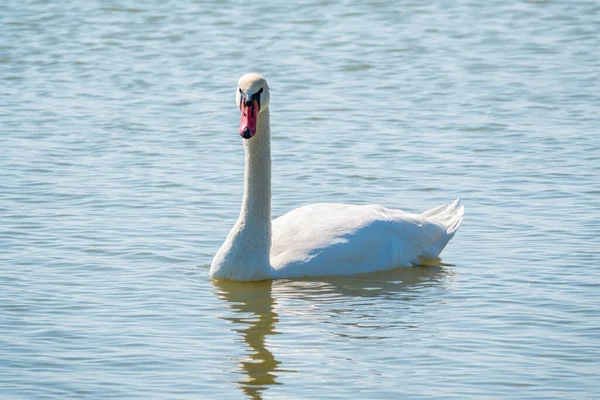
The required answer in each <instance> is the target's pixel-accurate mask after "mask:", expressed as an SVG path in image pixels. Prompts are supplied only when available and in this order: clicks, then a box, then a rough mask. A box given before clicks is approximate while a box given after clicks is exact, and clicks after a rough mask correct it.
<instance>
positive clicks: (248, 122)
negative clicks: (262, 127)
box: [240, 100, 259, 139]
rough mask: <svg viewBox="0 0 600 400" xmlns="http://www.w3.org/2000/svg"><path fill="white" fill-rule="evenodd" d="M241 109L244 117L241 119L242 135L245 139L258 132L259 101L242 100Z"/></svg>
mask: <svg viewBox="0 0 600 400" xmlns="http://www.w3.org/2000/svg"><path fill="white" fill-rule="evenodd" d="M240 109H241V110H242V118H241V121H240V135H241V136H242V137H243V138H244V139H250V138H251V137H252V136H254V134H255V133H256V121H257V119H258V109H259V106H258V101H256V100H249V101H242V103H241V106H240Z"/></svg>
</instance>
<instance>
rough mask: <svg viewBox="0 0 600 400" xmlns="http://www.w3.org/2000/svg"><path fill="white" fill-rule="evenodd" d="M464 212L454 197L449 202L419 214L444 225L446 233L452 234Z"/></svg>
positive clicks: (463, 208) (458, 225)
mask: <svg viewBox="0 0 600 400" xmlns="http://www.w3.org/2000/svg"><path fill="white" fill-rule="evenodd" d="M464 214H465V207H464V206H463V205H462V204H461V203H460V200H459V199H456V200H454V201H453V202H452V203H450V204H444V205H441V206H439V207H435V208H432V209H431V210H428V211H425V212H424V213H423V214H421V216H422V217H426V218H428V219H432V220H434V221H435V222H437V223H439V224H442V225H443V226H444V227H446V233H447V234H449V235H454V233H455V232H456V231H457V230H458V228H459V227H460V224H461V222H462V220H463V216H464Z"/></svg>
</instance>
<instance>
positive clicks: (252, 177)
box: [239, 109, 271, 252]
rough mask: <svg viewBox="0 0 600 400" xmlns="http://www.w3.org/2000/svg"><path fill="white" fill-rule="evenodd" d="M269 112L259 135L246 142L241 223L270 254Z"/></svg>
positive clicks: (260, 123)
mask: <svg viewBox="0 0 600 400" xmlns="http://www.w3.org/2000/svg"><path fill="white" fill-rule="evenodd" d="M269 122H270V121H269V110H268V109H266V110H264V111H263V112H261V113H260V114H259V116H258V120H257V127H256V134H255V135H254V137H252V138H251V139H249V140H245V141H244V149H245V155H246V169H245V176H244V181H245V184H244V199H243V201H242V209H241V213H240V218H239V219H240V222H242V223H243V224H244V225H245V228H246V229H250V230H251V231H252V232H253V234H252V236H253V237H254V240H256V241H259V242H261V243H262V244H263V245H264V246H265V247H266V250H267V252H268V251H269V249H270V247H271V137H270V136H271V132H270V126H269V125H270V124H269Z"/></svg>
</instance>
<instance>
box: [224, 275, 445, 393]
mask: <svg viewBox="0 0 600 400" xmlns="http://www.w3.org/2000/svg"><path fill="white" fill-rule="evenodd" d="M453 274H454V272H453V271H450V270H446V269H444V268H442V267H415V268H399V269H396V270H392V271H382V272H374V273H370V274H363V275H354V276H347V277H322V278H314V277H313V278H304V279H297V280H279V281H263V282H231V281H224V280H213V287H214V289H215V293H216V295H217V296H218V297H219V298H220V299H221V300H224V301H226V302H227V305H228V306H229V307H230V308H231V309H232V310H233V314H227V315H225V316H222V318H223V319H225V320H227V321H230V322H233V323H234V325H233V327H232V330H233V331H234V332H236V333H239V334H241V337H242V338H243V340H244V342H245V343H246V344H247V346H248V348H249V350H250V352H249V353H248V355H247V356H246V357H245V358H244V359H242V360H240V361H239V364H238V366H239V368H240V369H241V370H242V371H243V373H244V374H245V375H246V377H245V379H243V380H240V381H236V382H235V383H236V384H238V385H239V387H240V388H241V390H242V391H243V392H244V393H245V394H246V395H247V396H248V397H249V398H252V399H261V398H262V393H263V392H264V391H265V390H267V389H268V387H269V386H271V385H277V384H281V383H280V382H278V381H277V373H278V372H279V371H283V369H281V368H279V366H280V364H281V362H280V361H278V360H277V359H276V358H275V355H274V354H273V352H272V351H270V350H269V348H268V347H267V345H266V339H267V336H268V335H274V334H277V332H276V331H275V324H276V323H277V322H278V321H279V319H278V314H277V312H276V311H275V308H276V306H277V300H289V299H295V300H298V299H300V300H305V301H311V302H314V303H321V302H323V301H332V302H335V303H340V304H342V303H344V302H347V301H348V300H350V299H352V298H356V297H358V298H372V299H373V301H374V302H375V301H376V300H377V298H379V297H392V296H396V299H397V300H398V301H407V300H411V299H412V298H413V296H417V295H418V291H417V290H414V289H416V288H418V287H425V286H427V285H431V284H436V283H438V284H439V283H443V284H450V283H451V282H452V278H453ZM411 293H413V294H412V295H411ZM398 294H400V296H397V295H398ZM349 322H350V323H351V322H352V321H349ZM286 372H293V371H290V370H286Z"/></svg>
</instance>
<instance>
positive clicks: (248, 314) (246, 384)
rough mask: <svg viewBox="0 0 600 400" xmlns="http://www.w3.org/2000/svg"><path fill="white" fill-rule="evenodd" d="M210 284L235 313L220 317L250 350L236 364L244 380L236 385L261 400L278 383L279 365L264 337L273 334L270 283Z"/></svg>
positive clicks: (272, 305)
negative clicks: (268, 389)
mask: <svg viewBox="0 0 600 400" xmlns="http://www.w3.org/2000/svg"><path fill="white" fill-rule="evenodd" d="M213 285H214V287H215V288H216V289H217V294H218V296H219V297H220V298H221V299H223V300H225V301H226V302H227V303H228V305H229V306H230V307H231V308H232V309H233V310H234V312H235V313H234V314H233V315H228V316H226V317H223V318H224V319H226V320H227V321H231V322H233V323H234V327H233V330H234V331H236V332H239V333H240V334H241V335H242V338H243V339H244V341H245V342H246V344H247V345H248V347H249V348H250V350H251V352H250V353H249V354H248V356H247V357H246V358H244V359H243V360H240V362H239V367H240V368H241V369H242V370H243V371H244V373H245V374H246V379H245V380H242V381H239V382H237V383H238V384H239V385H240V387H241V389H242V391H243V392H244V393H245V394H246V395H248V397H250V398H252V399H260V398H262V397H261V393H262V392H263V391H264V390H265V389H266V388H267V387H268V386H269V385H275V384H278V382H277V381H276V378H277V375H276V374H275V372H276V370H277V366H278V365H279V364H280V363H279V361H277V360H276V359H275V357H274V356H273V353H272V352H271V351H269V349H268V348H267V346H266V344H265V340H266V336H267V335H273V334H275V333H276V332H275V329H274V328H275V323H276V322H277V313H276V312H275V310H274V307H275V300H274V299H273V297H272V296H271V286H272V282H271V281H263V282H248V283H243V282H230V281H223V280H214V281H213ZM240 314H241V315H240Z"/></svg>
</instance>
